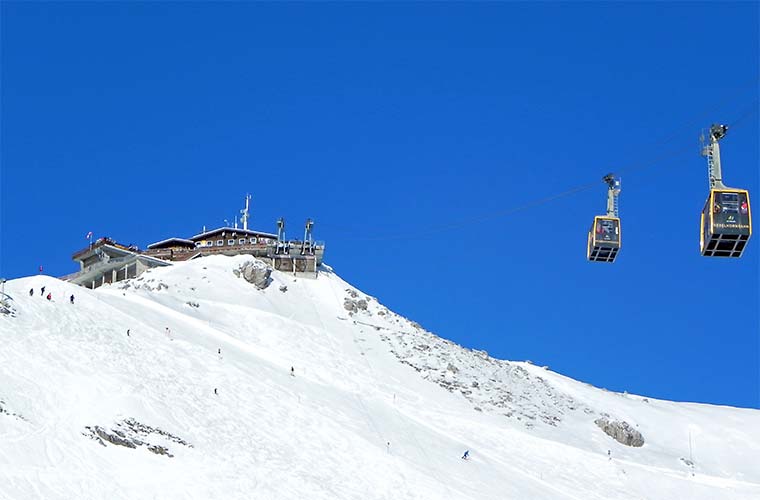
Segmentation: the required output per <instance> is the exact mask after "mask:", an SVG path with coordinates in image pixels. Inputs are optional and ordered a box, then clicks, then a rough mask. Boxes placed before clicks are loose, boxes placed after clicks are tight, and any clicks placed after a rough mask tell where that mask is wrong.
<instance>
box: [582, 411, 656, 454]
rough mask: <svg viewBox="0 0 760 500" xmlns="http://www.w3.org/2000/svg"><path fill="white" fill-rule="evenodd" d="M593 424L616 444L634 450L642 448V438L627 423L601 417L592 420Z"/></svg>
mask: <svg viewBox="0 0 760 500" xmlns="http://www.w3.org/2000/svg"><path fill="white" fill-rule="evenodd" d="M594 423H595V424H596V425H597V426H598V427H599V428H600V429H602V430H603V431H604V432H605V434H607V435H608V436H610V437H611V438H613V439H614V440H615V441H617V442H618V443H621V444H624V445H626V446H633V447H636V448H638V447H640V446H644V436H642V435H641V433H640V432H639V431H637V430H636V429H634V428H633V427H631V425H630V424H629V423H628V422H625V421H622V420H621V421H617V420H610V419H609V418H608V417H607V416H603V417H601V418H598V419H596V420H594Z"/></svg>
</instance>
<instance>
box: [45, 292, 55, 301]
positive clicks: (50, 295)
mask: <svg viewBox="0 0 760 500" xmlns="http://www.w3.org/2000/svg"><path fill="white" fill-rule="evenodd" d="M45 298H46V299H48V300H53V294H52V293H48V294H47V297H45Z"/></svg>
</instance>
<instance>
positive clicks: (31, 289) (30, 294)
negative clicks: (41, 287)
mask: <svg viewBox="0 0 760 500" xmlns="http://www.w3.org/2000/svg"><path fill="white" fill-rule="evenodd" d="M32 295H34V288H30V289H29V296H30V297H31V296H32Z"/></svg>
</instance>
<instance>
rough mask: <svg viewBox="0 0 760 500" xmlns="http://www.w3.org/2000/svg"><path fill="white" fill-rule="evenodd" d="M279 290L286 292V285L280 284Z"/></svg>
mask: <svg viewBox="0 0 760 500" xmlns="http://www.w3.org/2000/svg"><path fill="white" fill-rule="evenodd" d="M280 291H281V292H282V293H285V292H287V291H288V287H286V286H285V285H282V286H281V287H280Z"/></svg>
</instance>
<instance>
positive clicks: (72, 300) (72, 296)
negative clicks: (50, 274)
mask: <svg viewBox="0 0 760 500" xmlns="http://www.w3.org/2000/svg"><path fill="white" fill-rule="evenodd" d="M69 300H70V301H71V303H72V304H73V303H74V294H73V293H72V294H71V297H69Z"/></svg>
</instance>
